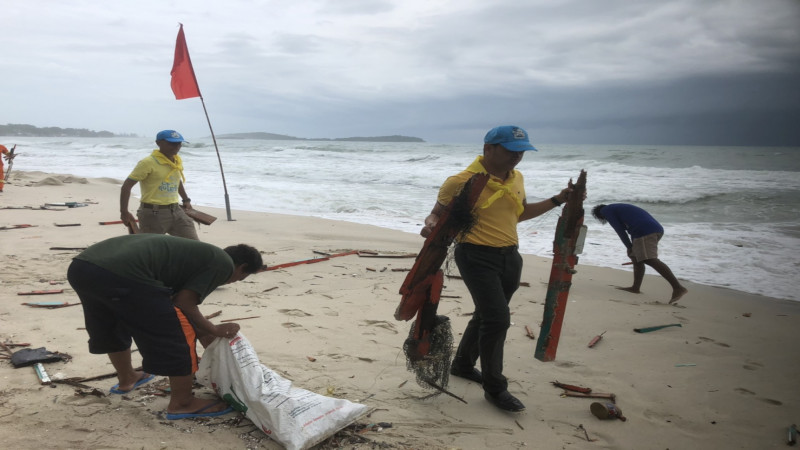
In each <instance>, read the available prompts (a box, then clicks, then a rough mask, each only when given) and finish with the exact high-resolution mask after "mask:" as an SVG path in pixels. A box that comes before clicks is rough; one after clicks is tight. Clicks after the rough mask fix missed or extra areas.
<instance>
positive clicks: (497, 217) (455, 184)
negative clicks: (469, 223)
mask: <svg viewBox="0 0 800 450" xmlns="http://www.w3.org/2000/svg"><path fill="white" fill-rule="evenodd" d="M473 175H475V174H474V173H472V172H468V171H466V170H465V171H463V172H461V173H459V174H457V175H453V176H451V177H449V178H448V179H447V180H445V182H444V184H442V187H441V188H439V196H438V197H437V199H436V200H437V201H438V202H439V203H441V204H442V205H447V204H449V203H450V201H451V200H452V199H453V197H455V196H456V195H458V193H459V192H461V189H462V188H463V186H464V183H466V182H467V180H469V179H470V178H471V177H472V176H473ZM491 180H494V181H496V182H497V183H499V184H501V185H504V186H508V188H509V190H510V191H511V192H513V193H514V194H515V195H516V196H517V198H519V199H525V181H524V179H523V177H522V173H521V172H519V171H517V170H514V171H512V173H511V176H509V177H508V179H507V180H506V181H505V182H503V181H502V180H500V179H499V178H497V177H495V176H492V177H491ZM495 192H496V189H493V188H491V187H490V186H489V185H488V184H487V185H486V187H485V188H484V189H483V191H482V192H481V195H480V197H478V202H477V203H476V204H475V209H474V212H475V213H476V214H477V217H478V223H477V224H476V225H475V226H474V227H473V228H472V230H471V231H470V233H469V234H468V235H466V236H465V237H464V238H461V239H460V240H459V241H458V242H459V243H460V242H468V243H471V244H477V245H487V246H490V247H508V246H510V245H518V244H519V238H518V236H517V224H518V223H519V215H518V213H517V211H518V204H517V202H516V201H515V200H514V199H513V198H511V196H509V195H504V196H502V197H500V198H499V199H497V200H496V201H495V202H494V203H492V204H491V205H489V206H488V207H487V208H485V209H484V208H481V206H482V205H484V204H485V203H486V201H487V200H488V199H489V197H491V196H492V195H494V193H495Z"/></svg>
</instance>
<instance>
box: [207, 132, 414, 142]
mask: <svg viewBox="0 0 800 450" xmlns="http://www.w3.org/2000/svg"><path fill="white" fill-rule="evenodd" d="M219 138H220V139H266V140H271V141H349V142H352V141H356V142H425V141H424V140H422V139H421V138H418V137H412V136H400V135H392V136H372V137H346V138H300V137H294V136H287V135H285V134H275V133H264V132H253V133H232V134H223V135H220V136H219Z"/></svg>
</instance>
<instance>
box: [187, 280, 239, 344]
mask: <svg viewBox="0 0 800 450" xmlns="http://www.w3.org/2000/svg"><path fill="white" fill-rule="evenodd" d="M198 299H199V295H197V292H194V291H192V290H189V289H181V290H180V291H178V293H177V294H175V296H174V297H173V299H172V303H174V304H175V306H177V307H178V308H179V309H180V310H181V312H183V314H184V315H185V316H186V318H187V319H189V322H191V323H192V325H193V326H194V327H195V328H196V329H197V331H198V332H199V334H201V335H204V334H210V335H212V336H216V337H228V338H229V337H233V336H235V335H236V333H237V332H239V324H237V323H223V324H220V325H214V324H213V323H211V321H210V320H208V319H206V318H205V316H203V313H201V312H200V309H199V308H198V307H197V301H198Z"/></svg>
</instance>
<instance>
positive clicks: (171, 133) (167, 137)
mask: <svg viewBox="0 0 800 450" xmlns="http://www.w3.org/2000/svg"><path fill="white" fill-rule="evenodd" d="M156 140H157V141H167V142H186V139H184V138H183V136H181V134H180V133H178V132H177V131H175V130H164V131H159V132H158V134H157V135H156ZM186 143H187V144H188V142H186Z"/></svg>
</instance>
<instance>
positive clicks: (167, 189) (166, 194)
mask: <svg viewBox="0 0 800 450" xmlns="http://www.w3.org/2000/svg"><path fill="white" fill-rule="evenodd" d="M157 151H158V150H156V151H155V152H157ZM155 152H154V153H155ZM154 153H153V154H150V156H148V157H146V158H144V159H142V160H141V161H139V163H138V164H136V167H134V169H133V172H131V174H130V175H128V178H130V179H131V180H135V181H138V182H139V185H140V188H141V191H142V198H141V201H142V202H144V203H152V204H154V205H171V204H173V203H178V200H179V199H180V194H179V193H178V188H179V187H180V185H181V170H180V169H179V167H180V168H182V167H183V166H182V163H181V159H180V156H178V155H175V163H170V162H169V160H167V158H166V157H165V156H163V155H155V154H154Z"/></svg>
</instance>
